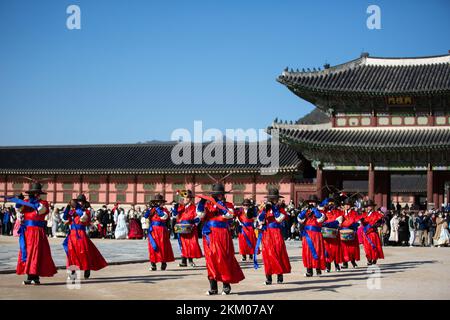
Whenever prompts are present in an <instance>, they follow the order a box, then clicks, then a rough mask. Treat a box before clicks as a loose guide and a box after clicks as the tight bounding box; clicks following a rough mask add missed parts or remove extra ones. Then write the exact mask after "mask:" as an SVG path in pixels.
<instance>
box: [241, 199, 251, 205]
mask: <svg viewBox="0 0 450 320" xmlns="http://www.w3.org/2000/svg"><path fill="white" fill-rule="evenodd" d="M252 204H253V203H252V200H250V199H244V201H242V205H243V206H251V205H252Z"/></svg>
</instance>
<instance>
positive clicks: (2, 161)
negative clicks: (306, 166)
mask: <svg viewBox="0 0 450 320" xmlns="http://www.w3.org/2000/svg"><path fill="white" fill-rule="evenodd" d="M208 145H210V146H211V144H195V148H190V151H191V159H192V162H194V159H195V157H194V149H196V150H204V149H205V148H206V147H207V146H208ZM233 145H234V156H235V157H234V159H235V162H236V161H237V159H239V157H240V156H244V157H245V161H243V162H244V163H242V164H234V163H230V161H227V158H226V152H225V151H226V150H225V147H223V149H222V150H223V161H222V162H223V163H222V164H220V163H211V164H207V163H205V161H204V160H203V159H202V158H200V163H193V164H184V163H182V164H178V165H177V164H174V163H173V162H172V158H171V154H172V149H173V147H174V146H175V143H172V142H168V143H155V144H124V145H72V146H37V147H0V173H3V174H16V173H20V174H71V173H73V174H88V173H97V174H126V173H130V174H162V173H165V174H189V173H205V172H208V173H220V172H235V173H245V172H254V173H257V172H260V171H261V169H264V168H268V167H269V166H270V163H268V164H264V163H265V161H261V158H260V157H259V147H258V145H257V144H254V143H251V144H246V145H244V146H243V145H241V147H238V144H237V143H235V144H233ZM223 146H225V144H223ZM267 149H268V150H269V152H270V150H271V147H270V143H268V146H267ZM232 150H233V149H232ZM261 153H262V154H263V155H265V154H266V153H265V152H261ZM269 155H270V153H269ZM279 156H280V157H279V159H280V162H279V167H280V169H279V170H280V171H281V172H294V171H296V170H298V167H299V165H300V162H301V160H300V157H299V155H298V154H297V152H296V151H294V150H292V149H291V148H289V147H288V146H287V145H284V144H280V147H279ZM250 159H256V161H250ZM217 162H218V161H217Z"/></svg>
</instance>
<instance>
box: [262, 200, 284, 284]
mask: <svg viewBox="0 0 450 320" xmlns="http://www.w3.org/2000/svg"><path fill="white" fill-rule="evenodd" d="M285 218H286V211H285V210H284V209H283V208H280V207H279V206H278V205H275V204H273V205H271V206H270V208H268V207H266V208H264V209H262V210H261V211H260V213H259V215H258V223H259V225H260V231H259V235H258V244H257V245H256V248H255V252H254V256H253V257H254V262H255V268H258V264H257V263H256V256H257V255H256V253H257V250H258V249H259V243H260V242H261V243H262V258H263V262H264V272H265V274H266V276H271V275H272V274H277V275H282V274H285V273H290V272H291V263H290V261H289V256H288V253H287V250H286V244H285V243H284V237H283V233H282V228H283V227H282V222H283V220H284V219H285Z"/></svg>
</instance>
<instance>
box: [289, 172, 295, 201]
mask: <svg viewBox="0 0 450 320" xmlns="http://www.w3.org/2000/svg"><path fill="white" fill-rule="evenodd" d="M290 183H291V185H290V190H289V193H290V195H289V196H290V198H291V199H290V200H292V201H294V203H295V199H294V198H295V188H294V187H295V179H294V175H292V176H291V179H290Z"/></svg>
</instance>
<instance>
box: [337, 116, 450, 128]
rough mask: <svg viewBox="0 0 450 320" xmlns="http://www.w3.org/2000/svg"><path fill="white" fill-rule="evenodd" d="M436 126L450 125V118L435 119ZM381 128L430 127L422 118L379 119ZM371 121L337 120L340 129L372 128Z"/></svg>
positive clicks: (365, 119)
mask: <svg viewBox="0 0 450 320" xmlns="http://www.w3.org/2000/svg"><path fill="white" fill-rule="evenodd" d="M434 119H435V120H434V121H435V124H436V125H441V126H442V125H450V116H437V117H435V118H434ZM377 121H378V125H379V126H389V125H391V126H401V125H406V126H411V125H418V126H426V125H429V123H428V117H426V116H420V117H398V116H393V117H380V116H379V117H377ZM370 124H371V119H370V117H342V118H341V117H338V118H336V126H338V127H347V126H350V127H358V126H370Z"/></svg>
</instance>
